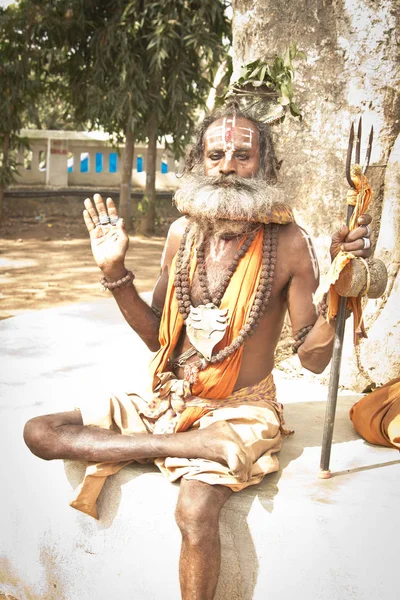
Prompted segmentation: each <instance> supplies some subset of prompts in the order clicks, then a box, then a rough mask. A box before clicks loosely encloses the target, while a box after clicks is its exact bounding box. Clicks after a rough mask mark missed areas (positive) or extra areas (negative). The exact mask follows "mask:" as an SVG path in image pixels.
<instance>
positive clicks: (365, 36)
mask: <svg viewBox="0 0 400 600" xmlns="http://www.w3.org/2000/svg"><path fill="white" fill-rule="evenodd" d="M398 8H399V0H376V2H370V1H369V0H360V1H359V2H357V3H355V2H354V3H350V2H343V1H339V2H334V3H332V2H326V1H324V0H317V1H316V2H309V3H307V2H306V3H305V2H304V1H303V0H293V1H292V2H290V3H287V2H286V0H259V2H256V3H253V2H251V3H249V2H248V0H235V1H234V2H233V49H234V55H233V63H234V72H235V73H236V74H237V73H238V71H239V69H240V66H241V65H242V64H245V63H247V62H250V61H252V60H255V59H257V58H263V59H268V58H271V57H274V56H275V54H276V53H278V54H282V53H283V51H284V49H285V48H286V47H287V46H288V45H289V43H290V42H291V41H295V42H296V44H297V46H298V48H299V49H300V50H303V51H304V52H305V54H306V57H307V58H306V61H299V62H298V63H297V74H296V79H295V100H296V101H297V103H298V104H299V106H300V109H301V112H302V113H303V116H304V120H303V122H299V121H298V120H295V119H293V118H291V117H287V118H286V120H285V122H284V123H283V125H275V126H273V128H272V129H273V134H274V135H275V137H276V150H277V154H278V158H283V159H284V161H283V167H282V169H281V178H282V187H283V188H284V191H285V194H286V199H287V201H288V202H290V203H291V205H292V207H293V208H294V209H295V210H296V217H297V221H298V222H299V223H300V224H301V225H303V226H304V227H305V228H306V229H307V230H308V231H309V232H310V233H311V234H312V235H313V237H314V239H315V241H316V248H317V252H318V255H319V259H320V264H321V266H322V269H321V270H322V272H324V270H326V268H327V266H328V262H329V258H328V256H329V254H328V245H329V239H330V235H331V234H332V232H333V231H335V230H337V229H338V228H339V224H340V223H341V222H343V220H344V216H345V213H346V205H345V198H346V192H347V189H348V185H347V182H346V179H345V161H346V149H347V142H348V136H349V130H350V124H351V121H356V124H357V120H358V116H359V115H362V117H363V148H362V153H361V156H362V157H363V156H364V155H365V149H366V137H367V134H368V132H369V129H370V127H371V125H373V126H374V132H375V133H374V143H373V149H372V157H371V167H370V169H369V172H368V178H369V180H370V182H371V185H372V188H373V191H374V199H373V205H372V206H371V208H370V211H369V212H370V213H371V214H372V217H373V232H372V236H371V237H372V242H373V245H374V246H375V245H376V243H377V242H378V247H377V254H379V245H381V246H382V247H383V246H384V244H383V245H382V243H381V239H382V237H383V236H385V237H386V239H388V238H390V239H393V240H394V243H397V244H399V243H400V231H399V228H398V227H396V226H395V224H394V223H390V219H386V220H385V222H386V223H387V225H386V227H385V228H383V222H384V219H383V212H382V211H383V207H384V204H385V205H386V209H385V210H386V212H388V213H391V214H395V212H396V211H394V208H393V203H394V202H395V198H396V197H397V198H398V195H399V192H400V182H399V179H398V177H397V178H396V177H394V176H391V177H388V176H387V173H386V171H387V168H388V164H389V163H390V164H391V165H392V166H391V168H392V170H393V172H395V171H396V169H397V172H398V167H399V161H400V159H399V156H398V154H397V152H392V150H393V149H394V146H395V142H396V139H397V138H398V136H399V133H400V120H399V118H398V114H399V110H400V73H399V69H398V64H399V58H400V56H399V46H398V45H396V43H395V39H394V37H395V34H396V31H398V30H399V22H398V21H399V18H400V12H399V10H398ZM296 90H297V93H296ZM396 147H397V146H396ZM362 160H363V158H362ZM390 207H391V208H390ZM397 216H398V213H397ZM385 262H386V266H387V267H388V271H389V273H390V277H391V284H390V286H389V287H388V289H387V292H386V294H385V297H384V299H382V302H381V304H380V305H379V306H380V308H379V310H378V308H375V309H374V306H375V303H376V302H377V303H379V301H369V305H368V311H367V312H370V311H373V310H375V313H376V314H378V312H379V314H378V316H377V318H376V320H375V321H374V329H375V331H378V330H379V331H380V339H381V346H380V348H381V352H375V357H373V356H372V353H373V347H374V348H375V349H376V348H378V347H379V345H378V343H377V342H376V344H375V345H374V346H372V342H371V344H370V340H364V341H362V342H361V344H360V348H359V351H358V357H357V356H356V355H355V353H354V350H353V347H352V344H351V343H350V345H349V344H346V345H345V347H344V353H343V360H342V369H341V381H343V384H344V385H347V386H351V387H352V388H353V389H358V390H362V389H363V388H364V387H365V386H366V384H380V383H384V382H385V381H387V380H388V379H390V378H391V377H392V376H393V373H394V372H395V371H396V369H397V372H398V370H399V359H398V358H395V356H396V355H398V346H399V333H397V334H396V333H395V332H396V331H398V329H396V327H395V323H397V324H398V321H399V318H398V316H397V317H396V318H394V317H393V315H388V311H390V310H393V309H392V308H391V307H392V305H393V303H392V302H391V301H390V295H392V294H395V293H398V292H396V290H398V288H399V276H398V271H399V264H398V257H396V256H395V254H393V253H391V254H389V253H387V254H386V258H385ZM396 282H397V283H396ZM368 323H369V320H367V319H366V325H367V329H368V327H369V324H368ZM389 323H390V327H389V325H388V324H389ZM350 329H351V326H350V323H349V324H348V325H347V328H346V331H347V330H350ZM377 336H378V334H377ZM378 337H379V336H378ZM396 347H397V351H396ZM368 348H370V350H368ZM382 348H385V356H383V353H382ZM377 361H379V369H378V365H377V364H376V363H377ZM383 363H386V366H385V367H384V366H383ZM361 374H363V375H362V376H361Z"/></svg>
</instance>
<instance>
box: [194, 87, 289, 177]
mask: <svg viewBox="0 0 400 600" xmlns="http://www.w3.org/2000/svg"><path fill="white" fill-rule="evenodd" d="M232 116H236V117H242V118H244V119H248V120H249V121H251V122H252V123H253V124H254V125H255V127H256V128H257V130H258V135H259V145H260V175H261V177H262V179H264V180H265V181H267V182H268V183H269V184H270V185H274V184H275V183H277V180H278V171H279V168H280V166H281V162H279V161H278V159H277V157H276V154H275V150H274V145H273V142H272V136H271V130H270V126H269V125H267V124H266V123H262V122H261V121H259V120H258V119H257V118H256V117H255V116H254V112H253V111H251V109H247V108H245V107H243V106H241V103H240V101H239V100H238V99H232V100H230V101H229V102H228V103H227V104H225V105H224V106H222V107H220V108H217V109H215V110H213V112H212V113H210V114H209V115H208V116H207V117H205V119H204V120H203V121H202V123H201V124H200V125H199V127H198V128H197V131H196V139H195V142H194V144H193V145H192V146H191V147H189V149H188V151H187V153H186V158H185V168H184V171H183V174H188V173H190V172H192V171H193V170H194V169H195V167H198V166H199V165H203V163H204V135H205V133H206V131H207V129H208V128H209V127H210V125H212V123H214V121H217V120H218V119H222V118H223V117H232Z"/></svg>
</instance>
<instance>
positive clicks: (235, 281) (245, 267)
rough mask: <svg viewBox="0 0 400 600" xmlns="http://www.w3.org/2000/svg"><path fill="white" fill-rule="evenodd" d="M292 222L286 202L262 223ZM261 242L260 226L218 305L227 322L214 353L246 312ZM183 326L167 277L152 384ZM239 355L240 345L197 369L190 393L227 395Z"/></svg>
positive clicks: (258, 265)
mask: <svg viewBox="0 0 400 600" xmlns="http://www.w3.org/2000/svg"><path fill="white" fill-rule="evenodd" d="M293 221H294V217H293V213H292V211H291V209H290V208H289V207H288V206H287V205H286V204H276V205H274V207H273V210H271V213H270V215H269V221H266V222H271V223H280V224H287V223H291V222H293ZM262 243H263V228H260V231H259V232H258V233H257V234H256V237H255V239H254V240H253V243H252V244H251V246H250V248H249V250H248V251H247V252H246V254H245V256H244V257H243V258H241V259H240V261H239V264H238V266H237V269H236V271H235V273H234V274H233V275H232V278H231V280H230V282H229V285H228V288H227V290H226V292H225V294H224V297H223V299H222V302H221V306H220V308H221V309H225V308H227V309H228V317H229V323H228V327H227V330H226V332H225V335H224V337H223V339H222V340H221V341H220V342H219V343H218V344H217V346H216V347H215V352H218V351H219V350H220V349H222V348H225V347H226V346H228V345H229V344H231V342H232V341H233V340H234V339H235V338H236V337H237V335H238V334H239V331H240V330H241V328H242V327H243V325H244V323H245V322H246V319H247V317H248V315H249V313H250V310H251V308H252V306H253V301H254V297H255V294H256V291H257V286H258V283H259V280H260V274H261V262H262ZM175 260H176V257H175ZM175 260H174V261H173V264H172V266H171V273H174V272H175ZM195 268H196V261H195V260H193V261H192V263H191V273H190V276H191V277H193V273H194V271H195ZM183 325H184V321H183V318H182V316H181V314H180V313H179V310H178V302H177V300H176V298H175V286H174V278H173V277H172V276H171V277H170V280H169V285H168V290H167V295H166V299H165V308H164V312H163V316H162V320H161V325H160V337H159V339H160V345H161V348H160V350H159V351H158V352H157V354H156V355H155V357H154V359H153V361H152V363H151V365H150V370H151V372H152V374H153V377H154V384H156V382H157V377H156V376H157V375H159V374H160V373H162V372H164V371H165V370H166V369H167V362H168V359H169V358H170V356H171V354H172V352H173V350H174V348H175V346H176V344H177V342H178V340H179V337H180V334H181V331H182V327H183ZM242 355H243V346H241V347H240V348H239V349H238V350H237V351H236V352H234V353H233V354H232V355H231V356H229V357H228V358H227V359H226V360H224V361H222V362H220V363H217V364H210V365H208V366H207V368H206V369H204V370H203V371H200V372H199V374H198V379H197V382H196V383H195V384H194V385H193V386H192V392H193V394H194V395H196V396H201V397H202V398H226V397H227V396H229V395H230V394H231V393H232V391H233V388H234V386H235V383H236V381H237V378H238V375H239V370H240V365H241V362H242Z"/></svg>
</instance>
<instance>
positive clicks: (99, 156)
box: [96, 152, 103, 173]
mask: <svg viewBox="0 0 400 600" xmlns="http://www.w3.org/2000/svg"><path fill="white" fill-rule="evenodd" d="M102 170H103V153H102V152H96V173H101V172H102Z"/></svg>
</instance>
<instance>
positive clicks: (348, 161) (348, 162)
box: [346, 117, 374, 189]
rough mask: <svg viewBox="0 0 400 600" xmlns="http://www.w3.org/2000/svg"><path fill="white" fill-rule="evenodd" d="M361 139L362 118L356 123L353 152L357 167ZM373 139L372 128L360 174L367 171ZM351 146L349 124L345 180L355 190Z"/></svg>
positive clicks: (351, 133)
mask: <svg viewBox="0 0 400 600" xmlns="http://www.w3.org/2000/svg"><path fill="white" fill-rule="evenodd" d="M361 137H362V117H360V120H359V121H358V128H357V138H356V150H355V162H356V164H357V165H359V164H360V156H361ZM373 137H374V128H373V127H371V131H370V134H369V138H368V146H367V152H366V154H365V160H364V166H363V167H362V172H363V173H365V172H366V170H367V169H368V165H369V161H370V158H371V150H372V140H373ZM353 145H354V123H352V124H351V128H350V135H349V145H348V147H347V159H346V179H347V182H348V184H349V186H350V187H351V188H353V189H355V185H354V183H353V180H352V178H351V156H352V154H353Z"/></svg>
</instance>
